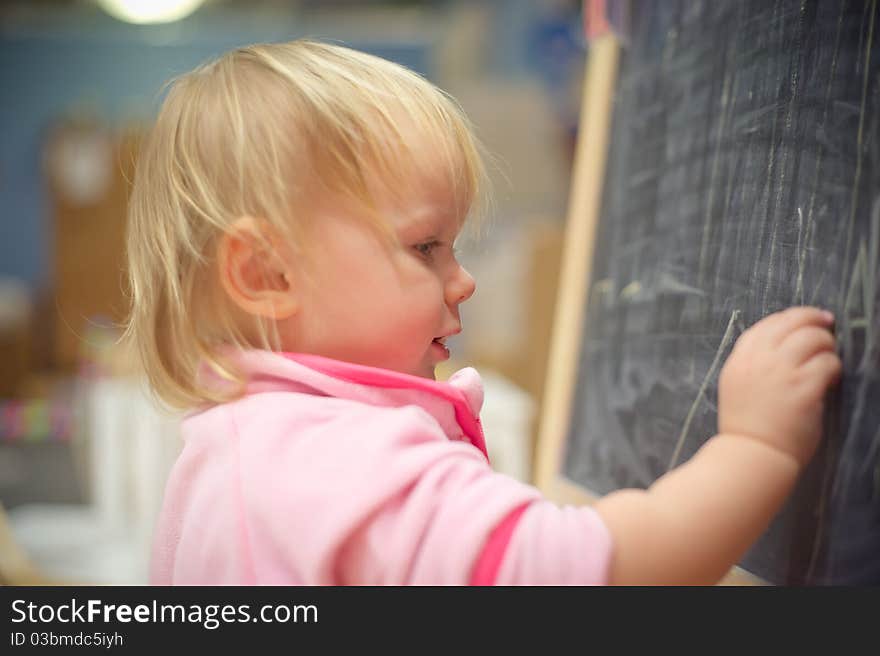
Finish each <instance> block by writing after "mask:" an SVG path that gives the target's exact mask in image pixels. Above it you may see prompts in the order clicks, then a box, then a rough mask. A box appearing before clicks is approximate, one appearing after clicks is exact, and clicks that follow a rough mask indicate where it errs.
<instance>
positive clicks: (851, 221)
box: [841, 0, 877, 300]
mask: <svg viewBox="0 0 880 656" xmlns="http://www.w3.org/2000/svg"><path fill="white" fill-rule="evenodd" d="M876 13H877V0H871V19H870V23H869V27H868V39H867V43H866V44H865V51H864V57H863V59H864V69H863V71H862V100H861V103H860V105H859V127H858V131H857V132H856V172H855V174H854V176H853V185H852V199H851V200H850V203H849V218H848V219H847V222H846V247H845V249H844V257H843V261H844V262H849V256H850V253H851V252H852V251H851V247H852V240H853V230H854V229H855V224H856V209H857V208H858V206H859V188H860V186H859V183H860V182H861V179H862V166H863V161H864V157H863V154H864V151H865V142H864V127H865V101H866V100H867V98H868V71H869V70H870V66H869V65H868V64H869V62H870V60H871V44H872V42H873V39H874V17H875V15H876ZM859 61H861V60H859ZM841 300H842V299H841Z"/></svg>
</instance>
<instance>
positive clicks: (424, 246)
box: [413, 240, 440, 259]
mask: <svg viewBox="0 0 880 656" xmlns="http://www.w3.org/2000/svg"><path fill="white" fill-rule="evenodd" d="M439 245H440V242H439V241H437V240H433V241H426V242H424V243H421V244H416V245H415V246H413V248H415V249H416V251H418V253H419V255H421V256H422V257H424V258H426V259H429V258H430V257H431V255H432V254H433V252H434V249H435V248H437V247H438V246H439Z"/></svg>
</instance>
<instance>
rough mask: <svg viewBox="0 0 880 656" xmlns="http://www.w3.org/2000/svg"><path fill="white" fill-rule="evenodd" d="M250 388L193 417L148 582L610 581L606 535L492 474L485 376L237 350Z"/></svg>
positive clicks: (593, 521)
mask: <svg viewBox="0 0 880 656" xmlns="http://www.w3.org/2000/svg"><path fill="white" fill-rule="evenodd" d="M241 362H242V365H243V366H244V368H245V370H246V371H247V372H248V373H249V374H250V381H251V382H250V383H249V384H248V388H247V394H246V395H245V396H244V397H243V398H241V399H239V400H236V401H233V402H230V403H226V404H223V405H218V406H214V407H211V408H209V409H207V410H203V411H200V412H197V413H194V414H191V415H189V416H188V417H187V418H186V419H185V420H184V422H183V429H182V430H183V439H184V447H183V451H182V453H181V455H180V457H179V459H178V460H177V462H176V463H175V465H174V468H173V470H172V472H171V476H170V478H169V481H168V484H167V487H166V491H165V499H164V502H163V508H162V512H161V515H160V518H159V522H158V526H157V529H156V535H155V540H154V544H153V554H152V565H151V577H150V578H151V582H152V583H153V584H159V585H169V584H218V585H219V584H223V585H235V584H243V585H260V584H269V585H281V584H296V585H309V584H318V585H322V584H323V585H337V584H367V585H397V584H424V585H461V584H468V583H470V584H476V585H489V584H500V585H519V584H547V585H553V584H585V585H586V584H602V583H605V582H606V576H607V568H608V562H609V557H610V550H611V542H610V537H609V534H608V531H607V529H606V528H605V526H604V524H603V523H602V521H601V520H600V518H599V516H598V515H597V514H596V513H595V512H594V511H593V510H591V509H589V508H574V507H563V508H560V507H558V506H556V505H555V504H553V503H551V502H549V501H546V500H544V499H543V498H542V497H541V494H540V493H539V492H538V490H537V489H535V488H534V487H532V486H529V485H525V484H523V483H520V482H518V481H517V480H515V479H513V478H510V477H508V476H504V475H502V474H498V473H495V472H493V471H492V469H491V468H490V466H489V462H488V459H487V456H486V449H485V444H484V441H483V432H482V428H481V426H480V420H479V416H478V413H479V410H480V407H481V406H482V402H483V398H482V397H483V391H482V383H481V381H480V378H479V375H478V374H477V372H476V371H475V370H473V369H462V370H461V371H459V372H457V373H456V374H455V375H454V376H452V378H451V379H450V380H449V381H448V382H447V383H440V382H435V381H432V380H427V379H423V378H417V377H414V376H408V375H405V374H398V373H395V372H391V371H386V370H384V369H375V368H371V367H363V366H358V365H352V364H348V363H343V362H338V361H335V360H329V359H326V358H321V357H317V356H310V355H299V354H297V355H294V354H277V353H270V352H265V351H252V352H248V353H245V354H243V355H242V356H241Z"/></svg>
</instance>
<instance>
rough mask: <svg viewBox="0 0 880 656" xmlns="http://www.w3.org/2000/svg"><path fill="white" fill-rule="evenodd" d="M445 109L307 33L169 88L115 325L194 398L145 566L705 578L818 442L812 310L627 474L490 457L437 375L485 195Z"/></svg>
mask: <svg viewBox="0 0 880 656" xmlns="http://www.w3.org/2000/svg"><path fill="white" fill-rule="evenodd" d="M484 186H485V185H484V170H483V166H482V163H481V155H480V150H479V147H478V145H477V143H476V141H475V139H474V138H473V137H472V135H471V130H470V128H469V126H468V123H467V121H466V119H465V118H464V117H463V115H462V113H461V112H460V110H459V108H458V107H457V106H456V104H455V103H454V102H453V101H452V100H451V99H450V98H449V97H448V96H446V95H444V94H443V93H442V92H441V91H439V90H438V89H436V88H435V87H434V86H432V85H431V84H429V83H428V82H426V81H425V80H424V79H422V78H421V77H419V76H418V75H416V74H414V73H412V72H410V71H408V70H406V69H405V68H402V67H400V66H398V65H395V64H392V63H390V62H387V61H384V60H382V59H379V58H377V57H373V56H370V55H367V54H363V53H360V52H356V51H353V50H349V49H346V48H343V47H339V46H335V45H326V44H321V43H316V42H311V41H295V42H292V43H286V44H273V45H255V46H251V47H246V48H241V49H238V50H235V51H233V52H230V53H228V54H226V55H224V56H222V57H221V58H219V59H218V60H216V61H214V62H212V63H210V64H207V65H205V66H202V67H200V68H198V69H196V70H195V71H193V72H191V73H189V74H187V75H184V76H182V77H180V78H179V79H177V80H176V81H175V82H174V83H173V85H172V86H171V88H170V90H169V93H168V95H167V98H166V100H165V101H164V104H163V107H162V109H161V111H160V114H159V116H158V119H157V121H156V124H155V127H154V129H153V131H152V133H151V135H150V137H149V139H148V140H147V142H146V143H145V144H144V147H143V148H142V151H141V156H140V160H139V164H138V168H137V172H136V176H135V182H134V188H133V192H132V197H131V202H130V221H129V236H128V256H129V264H130V267H129V269H130V282H131V292H132V307H131V314H130V317H129V322H128V326H127V338H128V339H130V340H132V341H133V342H134V343H135V344H136V345H137V347H138V349H139V352H140V354H141V357H142V360H143V363H144V366H145V369H146V372H147V375H148V376H149V379H150V382H151V384H152V386H153V388H154V390H155V391H156V393H157V394H158V395H159V397H160V398H161V399H163V400H164V401H166V402H167V403H169V404H171V405H173V406H176V407H178V408H185V409H187V410H188V411H189V412H188V413H187V415H186V417H185V419H184V421H183V425H182V432H183V439H184V446H183V450H182V453H181V455H180V457H179V459H178V461H177V462H176V464H175V466H174V468H173V471H172V473H171V475H170V479H169V481H168V484H167V488H166V492H165V499H164V504H163V509H162V512H161V516H160V519H159V522H158V526H157V531H156V536H155V542H154V547H153V554H152V566H151V582H153V583H155V584H453V585H458V584H478V585H486V584H507V585H510V584H711V583H715V582H717V581H718V580H719V579H720V578H721V577H722V576H723V575H724V574H725V573H726V572H727V571H728V569H729V568H730V567H731V566H732V565H733V564H734V563H736V562H737V561H738V559H739V558H740V557H741V556H742V555H743V554H744V552H745V551H746V550H747V549H748V547H749V546H750V545H751V543H752V542H753V541H754V540H755V539H756V538H757V537H758V536H759V535H760V534H761V533H762V531H763V530H764V529H765V528H766V527H767V525H768V523H769V522H770V520H771V519H772V518H773V516H774V514H775V513H776V512H777V511H778V509H779V508H780V506H781V505H782V503H783V502H784V500H785V499H786V497H787V495H788V494H789V493H790V491H791V490H792V487H793V485H794V483H795V481H796V479H797V477H798V474H799V473H800V472H801V470H802V469H803V468H804V466H805V465H806V464H807V462H808V461H809V460H810V458H811V457H812V455H813V453H814V451H815V450H816V447H817V444H818V442H819V440H820V437H821V436H820V416H821V412H822V403H823V396H824V393H825V391H826V389H827V388H828V386H829V385H831V384H832V383H833V382H834V381H835V379H836V378H837V377H838V376H839V372H840V366H841V365H840V361H839V359H838V357H837V356H836V354H835V350H834V349H835V344H834V339H833V337H832V335H831V333H830V331H829V330H828V328H829V327H830V326H831V324H832V320H833V319H832V317H831V315H830V314H829V313H827V312H824V311H821V310H819V309H816V308H792V309H789V310H786V311H784V312H781V313H777V314H774V315H771V316H769V317H767V318H765V319H763V320H762V321H760V322H758V323H757V324H756V325H755V326H754V327H752V328H751V329H749V330H748V331H747V332H746V333H745V334H743V336H742V337H741V338H740V339H739V341H738V342H737V344H736V346H735V348H734V350H733V352H732V354H731V356H730V358H729V360H728V362H727V364H726V365H725V367H724V369H723V371H722V373H721V380H720V390H719V433H718V435H716V436H715V437H712V438H711V439H709V440H708V442H706V444H705V445H704V446H703V447H702V449H700V451H699V452H698V453H697V454H696V455H695V456H694V457H693V458H692V459H691V460H690V461H689V462H687V463H685V464H683V465H682V466H680V467H678V468H677V469H674V470H672V471H671V472H669V473H668V474H667V475H665V476H663V477H662V478H661V479H659V480H658V481H657V482H656V483H655V484H654V485H653V486H651V488H650V489H648V490H623V491H619V492H615V493H612V494H609V495H608V496H606V497H604V498H602V499H601V500H599V501H598V502H597V503H596V504H595V505H594V506H592V507H582V508H577V507H570V506H567V507H559V506H557V505H556V504H554V503H552V502H550V501H548V500H546V499H544V498H542V496H541V494H540V492H539V491H538V490H537V489H535V488H534V487H532V486H529V485H525V484H523V483H521V482H518V481H516V480H514V479H512V478H509V477H507V476H504V475H501V474H498V473H495V472H493V471H492V469H491V467H490V465H489V462H488V459H487V456H486V447H485V442H484V437H483V433H482V429H481V426H480V420H479V411H480V405H481V403H482V389H481V384H480V379H479V377H478V375H477V373H476V372H475V371H474V370H473V369H464V370H462V371H459V372H457V373H456V374H454V375H453V376H452V377H451V378H450V379H449V381H448V382H445V383H444V382H437V381H435V380H434V368H435V367H436V366H437V364H438V363H440V362H442V361H444V360H446V359H447V358H448V357H449V351H448V348H447V345H446V340H447V339H448V338H449V337H450V336H452V335H455V334H457V333H459V332H460V331H461V330H462V325H461V319H460V316H459V308H460V306H461V304H462V303H464V302H465V301H466V300H468V299H469V298H470V297H471V295H472V294H473V293H474V280H473V279H472V278H471V276H470V275H469V274H468V273H467V272H466V271H465V270H464V269H463V268H462V267H461V265H460V264H459V263H458V261H457V259H456V251H455V249H454V246H453V245H454V243H455V241H456V238H457V237H458V235H459V232H460V231H461V230H462V228H463V226H464V225H465V218H466V217H467V216H468V215H469V214H473V209H474V205H475V204H476V201H477V200H478V199H479V198H480V196H481V194H482V192H483V189H484Z"/></svg>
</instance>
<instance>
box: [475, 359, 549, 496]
mask: <svg viewBox="0 0 880 656" xmlns="http://www.w3.org/2000/svg"><path fill="white" fill-rule="evenodd" d="M480 377H481V378H482V379H483V391H484V394H483V398H484V401H483V410H482V412H480V421H481V422H482V424H483V432H484V433H485V436H486V450H487V451H488V453H489V461H490V462H491V463H492V469H494V470H495V471H497V472H501V473H503V474H507V475H509V476H513V477H514V478H516V479H518V480H520V481H522V482H524V483H531V461H532V458H531V442H532V440H531V434H532V425H533V419H534V416H535V409H536V408H535V405H536V404H535V401H534V399H532V396H531V395H530V394H529V393H528V392H526V391H525V390H523V389H521V388H520V387H518V386H517V385H515V384H513V383H512V382H511V381H510V380H508V379H507V378H505V377H503V376H501V375H500V374H498V373H496V372H494V371H492V370H489V369H486V370H481V371H480Z"/></svg>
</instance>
